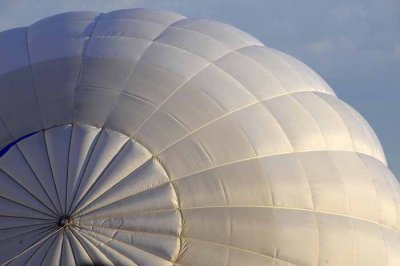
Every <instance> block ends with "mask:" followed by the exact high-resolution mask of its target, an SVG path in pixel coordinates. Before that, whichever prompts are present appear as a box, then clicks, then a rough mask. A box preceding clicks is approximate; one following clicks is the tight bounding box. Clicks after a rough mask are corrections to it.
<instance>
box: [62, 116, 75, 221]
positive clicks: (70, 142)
mask: <svg viewBox="0 0 400 266" xmlns="http://www.w3.org/2000/svg"><path fill="white" fill-rule="evenodd" d="M70 126H71V136H70V138H69V146H68V155H67V156H68V158H67V175H66V180H65V204H64V208H65V213H64V214H65V215H67V207H68V206H67V205H68V196H69V193H68V192H69V190H68V179H69V164H70V157H71V146H72V140H73V139H72V138H73V136H74V130H75V126H74V125H73V124H70Z"/></svg>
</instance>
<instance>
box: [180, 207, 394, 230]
mask: <svg viewBox="0 0 400 266" xmlns="http://www.w3.org/2000/svg"><path fill="white" fill-rule="evenodd" d="M214 208H216V209H218V208H221V209H223V208H227V209H229V208H255V209H257V208H266V209H278V210H288V211H303V212H310V213H311V212H314V213H319V214H328V215H335V216H340V217H345V218H351V219H354V220H360V221H364V222H368V223H371V224H375V225H377V226H379V227H383V228H386V229H388V230H390V231H393V232H395V233H397V234H400V231H398V230H397V229H396V228H393V227H391V226H388V225H386V224H382V223H379V222H375V221H372V220H368V219H365V218H361V217H357V216H353V215H349V214H341V213H335V212H329V211H320V210H311V209H302V208H294V207H280V206H250V205H234V206H205V207H192V208H182V211H186V210H188V211H190V210H201V209H214Z"/></svg>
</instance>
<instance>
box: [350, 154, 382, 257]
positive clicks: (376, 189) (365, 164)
mask: <svg viewBox="0 0 400 266" xmlns="http://www.w3.org/2000/svg"><path fill="white" fill-rule="evenodd" d="M356 155H357V157H358V158H359V160H360V161H361V163H362V164H363V165H364V167H365V169H366V170H367V172H368V175H369V177H370V179H371V181H372V184H373V186H374V188H375V193H376V200H377V203H378V204H377V212H378V219H377V220H378V223H379V222H381V223H382V224H385V225H386V223H385V221H384V220H383V219H382V218H381V205H380V201H381V200H380V196H379V193H378V188H377V187H376V182H375V181H374V175H373V174H372V172H371V169H370V167H369V166H368V164H367V163H366V162H365V161H364V160H363V158H361V156H360V155H359V154H356ZM377 230H379V232H380V235H381V238H382V242H383V249H384V256H385V265H387V251H386V242H385V239H384V236H383V231H382V228H381V227H378V228H377Z"/></svg>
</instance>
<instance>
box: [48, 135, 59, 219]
mask: <svg viewBox="0 0 400 266" xmlns="http://www.w3.org/2000/svg"><path fill="white" fill-rule="evenodd" d="M43 140H44V141H43V143H44V146H45V149H46V154H47V160H48V162H49V167H50V171H51V180H52V181H53V184H54V189H55V191H56V195H57V199H58V204H59V205H60V212H61V213H62V212H63V208H62V206H61V199H60V195H59V194H58V188H57V184H56V181H55V180H54V171H53V165H52V163H51V160H50V153H49V147H48V145H47V138H46V131H43Z"/></svg>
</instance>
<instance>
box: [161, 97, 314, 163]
mask: <svg viewBox="0 0 400 266" xmlns="http://www.w3.org/2000/svg"><path fill="white" fill-rule="evenodd" d="M304 92H309V91H296V92H290V93H284V94H279V95H276V96H272V97H269V98H265V99H263V100H260V101H257V102H253V103H250V104H247V105H245V106H242V107H240V108H238V109H235V110H233V111H231V112H229V113H225V114H223V115H222V116H220V117H218V118H216V119H212V120H210V121H208V122H207V123H205V124H204V125H202V126H200V127H198V128H196V129H194V130H192V131H191V132H189V133H188V134H186V135H184V136H182V137H180V138H179V139H177V140H175V141H174V142H172V143H171V144H168V145H167V146H165V147H164V148H163V149H162V150H161V151H159V152H158V153H157V154H156V156H159V155H160V154H161V153H162V152H164V151H166V150H168V149H169V148H171V147H172V146H174V145H175V144H176V143H178V142H180V141H181V140H183V139H185V138H187V137H189V136H191V135H193V134H194V133H195V132H197V131H199V130H201V129H203V128H205V127H207V126H209V125H211V124H213V123H215V122H216V121H219V120H221V119H224V118H226V117H229V116H230V115H232V114H234V113H236V112H239V111H241V110H244V109H247V108H249V107H252V106H255V105H257V104H261V105H264V103H266V102H268V101H270V100H273V99H275V98H279V97H283V96H287V95H289V94H295V93H304ZM267 111H268V113H269V114H270V115H271V117H272V118H273V119H274V120H275V121H276V118H275V117H274V116H273V115H272V113H271V111H270V110H269V109H267ZM280 129H281V131H283V128H282V127H280ZM283 133H284V132H283ZM286 139H287V140H288V143H290V141H289V139H288V137H287V136H286ZM291 146H292V145H291ZM292 149H293V146H292Z"/></svg>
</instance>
